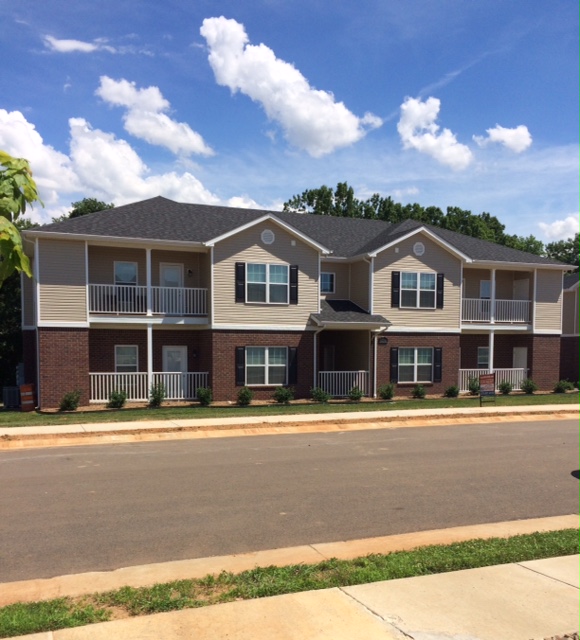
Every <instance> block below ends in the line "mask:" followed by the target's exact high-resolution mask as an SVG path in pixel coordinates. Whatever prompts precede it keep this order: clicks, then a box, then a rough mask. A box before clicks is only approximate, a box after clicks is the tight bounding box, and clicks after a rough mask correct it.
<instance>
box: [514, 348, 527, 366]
mask: <svg viewBox="0 0 580 640" xmlns="http://www.w3.org/2000/svg"><path fill="white" fill-rule="evenodd" d="M512 365H513V368H514V369H527V368H528V348H527V347H514V355H513V361H512Z"/></svg>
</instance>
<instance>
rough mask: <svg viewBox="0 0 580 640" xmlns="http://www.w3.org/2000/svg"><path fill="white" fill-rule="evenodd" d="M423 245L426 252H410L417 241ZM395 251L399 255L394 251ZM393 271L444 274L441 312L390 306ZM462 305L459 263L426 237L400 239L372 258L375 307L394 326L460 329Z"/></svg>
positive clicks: (395, 327)
mask: <svg viewBox="0 0 580 640" xmlns="http://www.w3.org/2000/svg"><path fill="white" fill-rule="evenodd" d="M419 240H420V241H421V242H422V243H423V244H424V245H425V253H424V254H423V255H422V256H421V257H420V258H418V257H417V256H415V255H414V253H413V245H414V244H415V242H417V241H419ZM396 248H398V250H399V251H398V253H396V252H395V249H396ZM392 271H434V272H435V273H444V274H445V278H444V280H445V285H444V308H443V309H397V308H393V307H391V272H392ZM460 305H461V262H460V260H459V259H458V258H456V257H455V256H453V255H452V254H450V253H449V252H448V251H447V250H446V249H444V248H442V247H440V246H439V245H437V244H436V243H435V242H433V241H432V240H430V239H429V238H427V237H417V236H415V237H413V238H409V239H407V240H403V241H402V242H400V243H399V244H397V245H396V247H390V248H389V249H386V250H385V251H382V252H381V253H380V254H379V255H378V256H377V257H376V258H375V276H374V306H373V312H374V313H379V314H381V315H383V316H385V318H387V319H388V320H390V321H391V322H392V323H393V327H392V330H393V331H395V330H396V329H397V327H405V326H408V327H436V328H441V329H450V330H451V329H459V325H460V322H459V318H460Z"/></svg>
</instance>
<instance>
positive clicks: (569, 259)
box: [546, 234, 580, 267]
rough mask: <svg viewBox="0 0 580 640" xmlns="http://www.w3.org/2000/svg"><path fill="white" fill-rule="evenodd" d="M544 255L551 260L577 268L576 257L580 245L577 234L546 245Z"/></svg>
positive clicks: (579, 252) (579, 250)
mask: <svg viewBox="0 0 580 640" xmlns="http://www.w3.org/2000/svg"><path fill="white" fill-rule="evenodd" d="M546 254H547V256H548V257H549V258H552V259H553V260H559V261H560V262H565V263H567V264H572V265H574V266H575V267H578V256H579V254H580V244H579V242H578V234H576V235H575V236H574V237H573V238H568V239H567V240H558V241H557V242H550V244H547V245H546Z"/></svg>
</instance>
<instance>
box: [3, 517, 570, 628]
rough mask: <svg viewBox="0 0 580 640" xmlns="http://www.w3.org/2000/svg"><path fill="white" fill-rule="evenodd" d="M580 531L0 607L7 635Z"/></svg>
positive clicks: (318, 584)
mask: <svg viewBox="0 0 580 640" xmlns="http://www.w3.org/2000/svg"><path fill="white" fill-rule="evenodd" d="M579 532H580V530H578V529H564V530H561V531H549V532H542V533H532V534H526V535H519V536H513V537H511V538H490V539H487V540H481V539H478V540H468V541H466V542H458V543H454V544H451V545H434V546H428V547H420V548H418V549H414V550H412V551H398V552H394V553H389V554H387V555H382V554H372V555H368V556H365V557H361V558H356V559H355V560H337V559H331V560H327V561H324V562H320V563H318V564H311V565H309V564H299V565H291V566H288V567H273V566H270V567H258V568H256V569H252V570H249V571H244V572H242V573H238V574H233V573H229V572H225V571H224V572H222V573H221V574H219V575H208V576H206V577H205V578H200V579H192V580H179V581H174V582H167V583H163V584H156V585H154V586H152V587H140V588H134V587H122V588H121V589H116V590H114V591H107V592H103V593H96V594H92V595H89V596H83V597H80V598H58V599H55V600H48V601H44V602H32V603H26V604H13V605H9V606H7V607H2V608H0V638H7V637H11V636H17V635H24V634H27V633H40V632H43V631H53V630H56V629H63V628H66V627H76V626H81V625H86V624H91V623H94V622H103V621H106V620H111V619H113V618H119V617H127V616H142V615H148V614H152V613H160V612H163V611H176V610H179V609H187V608H194V607H203V606H207V605H211V604H218V603H222V602H231V601H233V600H240V599H242V600H248V599H252V598H264V597H268V596H275V595H281V594H284V593H297V592H299V591H310V590H315V589H328V588H331V587H344V586H350V585H356V584H367V583H370V582H377V581H380V580H394V579H397V578H410V577H414V576H425V575H431V574H436V573H446V572H448V571H459V570H461V569H475V568H478V567H487V566H491V565H497V564H506V563H510V562H523V561H527V560H539V559H542V558H551V557H556V556H565V555H572V554H577V553H578V552H579V537H578V536H579Z"/></svg>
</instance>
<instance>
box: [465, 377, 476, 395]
mask: <svg viewBox="0 0 580 640" xmlns="http://www.w3.org/2000/svg"><path fill="white" fill-rule="evenodd" d="M467 390H468V391H469V393H470V395H472V396H477V395H479V380H478V379H477V378H469V380H468V382H467Z"/></svg>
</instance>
